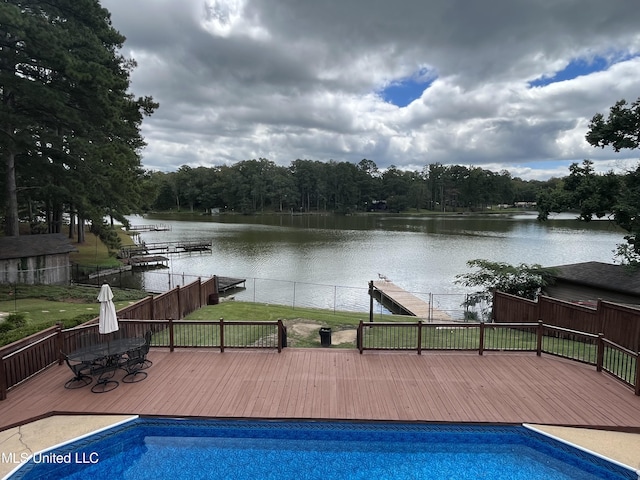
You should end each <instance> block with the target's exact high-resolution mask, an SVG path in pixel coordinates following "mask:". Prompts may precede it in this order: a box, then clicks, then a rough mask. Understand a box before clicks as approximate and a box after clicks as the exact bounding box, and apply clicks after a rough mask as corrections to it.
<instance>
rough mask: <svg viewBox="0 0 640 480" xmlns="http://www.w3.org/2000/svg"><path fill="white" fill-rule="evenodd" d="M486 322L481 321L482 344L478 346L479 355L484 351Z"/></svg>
mask: <svg viewBox="0 0 640 480" xmlns="http://www.w3.org/2000/svg"><path fill="white" fill-rule="evenodd" d="M484 329H485V324H484V322H480V346H479V347H478V355H482V354H483V353H484Z"/></svg>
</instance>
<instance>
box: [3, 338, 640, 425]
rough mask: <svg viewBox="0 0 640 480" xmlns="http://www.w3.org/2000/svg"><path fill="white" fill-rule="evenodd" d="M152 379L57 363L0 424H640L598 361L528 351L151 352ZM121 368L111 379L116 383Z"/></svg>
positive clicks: (10, 406)
mask: <svg viewBox="0 0 640 480" xmlns="http://www.w3.org/2000/svg"><path fill="white" fill-rule="evenodd" d="M149 358H150V359H151V360H152V361H153V365H152V366H151V367H150V368H149V369H148V370H147V372H148V377H147V379H145V380H143V381H141V382H139V383H134V384H120V386H119V387H118V388H116V389H115V390H113V391H112V392H108V393H104V394H94V393H91V391H90V389H89V388H88V387H85V388H82V389H78V390H65V389H64V387H63V384H64V382H65V381H66V380H67V379H68V378H69V377H70V375H71V372H70V371H69V369H68V368H67V367H66V365H62V366H58V365H55V366H53V367H50V368H49V369H47V370H46V371H44V372H43V373H41V374H39V375H37V376H35V377H34V378H32V379H30V380H28V381H26V382H24V383H23V384H22V385H19V386H17V387H15V388H14V389H12V390H10V391H9V393H8V396H7V399H6V400H4V401H0V429H1V428H4V427H7V426H9V425H14V424H18V423H21V422H24V421H26V420H29V419H32V418H35V417H39V416H42V415H46V414H49V413H51V412H58V413H86V414H139V415H166V416H199V417H234V418H280V419H286V418H295V419H352V420H399V421H428V422H433V421H437V422H442V421H444V422H489V423H523V422H526V423H534V424H548V425H571V426H591V427H607V428H613V427H615V428H620V427H631V428H637V429H639V430H638V431H640V397H637V396H635V395H634V394H633V392H632V391H631V389H629V388H628V387H626V386H624V385H623V384H621V383H620V382H618V381H617V380H615V379H613V378H611V377H610V376H609V375H607V374H605V373H599V372H597V371H596V370H595V368H594V367H591V366H588V365H584V364H580V363H576V362H570V361H567V360H563V359H559V358H557V357H552V356H544V355H543V356H542V357H537V356H536V355H535V354H531V353H488V354H485V355H483V356H479V355H477V354H471V353H437V352H427V353H423V354H422V355H416V354H415V353H410V352H365V353H364V354H363V355H360V354H359V353H358V352H357V351H354V350H346V349H295V348H287V349H284V350H283V352H282V353H280V354H278V353H277V352H275V351H261V350H227V351H225V352H224V353H220V352H219V351H216V350H203V349H199V350H195V349H194V350H191V349H189V350H187V349H181V350H176V351H175V352H169V351H166V350H162V349H152V350H151V352H150V354H149ZM120 376H121V373H120V372H119V373H118V374H117V376H116V378H117V379H118V378H120Z"/></svg>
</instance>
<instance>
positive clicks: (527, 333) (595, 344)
mask: <svg viewBox="0 0 640 480" xmlns="http://www.w3.org/2000/svg"><path fill="white" fill-rule="evenodd" d="M356 343H357V347H358V350H359V351H360V353H363V352H364V351H365V350H413V351H416V352H417V353H418V355H420V354H421V353H422V351H423V350H457V351H477V352H478V354H479V355H482V354H483V352H485V351H497V352H504V351H512V352H513V351H520V352H536V354H537V355H538V356H540V355H542V354H543V353H545V354H549V355H555V356H558V357H562V358H567V359H570V360H574V361H577V362H582V363H586V364H589V365H593V366H595V367H596V369H597V370H598V371H605V372H606V373H608V374H610V375H612V376H614V377H615V378H617V379H619V380H621V381H622V382H624V383H625V384H627V385H629V386H630V387H631V388H633V389H634V392H635V394H636V395H640V367H639V365H640V353H638V352H633V351H632V350H629V349H626V348H624V347H622V346H620V345H617V344H616V343H614V342H612V341H610V340H607V339H605V338H604V336H603V335H602V334H600V335H593V334H591V333H586V332H580V331H577V330H571V329H568V328H560V327H556V326H553V325H546V324H544V323H542V322H537V323H462V324H461V323H450V324H433V323H422V322H421V321H418V322H414V323H408V322H403V323H393V322H388V323H376V322H364V321H361V322H360V324H359V325H358V333H357V336H356Z"/></svg>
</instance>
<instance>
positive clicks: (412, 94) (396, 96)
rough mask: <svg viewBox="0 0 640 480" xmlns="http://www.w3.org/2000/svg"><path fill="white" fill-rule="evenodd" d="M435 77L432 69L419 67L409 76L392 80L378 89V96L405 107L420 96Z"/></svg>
mask: <svg viewBox="0 0 640 480" xmlns="http://www.w3.org/2000/svg"><path fill="white" fill-rule="evenodd" d="M437 78H438V77H437V75H435V73H434V72H433V71H431V70H428V69H421V70H419V71H418V72H416V73H415V74H414V75H412V76H411V77H408V78H402V79H400V80H394V81H393V82H391V83H390V84H389V85H387V86H386V87H385V88H383V89H382V90H381V91H380V96H381V97H382V99H383V100H384V101H385V102H388V103H391V104H393V105H395V106H397V107H400V108H402V107H406V106H407V105H409V104H410V103H411V102H413V101H414V100H417V99H418V98H420V97H421V96H422V93H423V92H424V91H425V90H426V89H427V88H429V87H430V86H431V84H433V82H434V81H435V80H436V79H437Z"/></svg>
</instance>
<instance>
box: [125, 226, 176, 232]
mask: <svg viewBox="0 0 640 480" xmlns="http://www.w3.org/2000/svg"><path fill="white" fill-rule="evenodd" d="M129 230H130V231H133V232H168V231H170V230H171V225H130V226H129Z"/></svg>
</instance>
